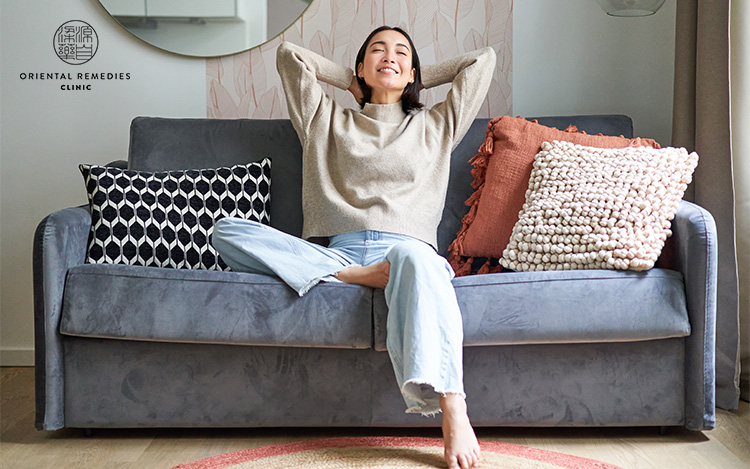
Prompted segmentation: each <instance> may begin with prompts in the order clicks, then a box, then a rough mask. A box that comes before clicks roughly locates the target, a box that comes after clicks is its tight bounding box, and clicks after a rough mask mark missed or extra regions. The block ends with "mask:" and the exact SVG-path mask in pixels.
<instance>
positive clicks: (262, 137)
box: [128, 115, 633, 254]
mask: <svg viewBox="0 0 750 469" xmlns="http://www.w3.org/2000/svg"><path fill="white" fill-rule="evenodd" d="M538 119H539V123H540V124H542V125H546V126H550V127H556V128H559V129H565V128H566V127H568V126H569V125H571V124H573V125H575V126H577V127H578V129H579V130H583V131H585V132H587V133H593V134H596V133H603V134H604V135H623V136H625V137H632V135H633V127H632V121H631V120H630V118H629V117H627V116H621V115H606V116H563V117H542V118H538ZM488 122H489V119H486V118H482V119H476V120H475V121H474V123H473V124H472V126H471V127H470V129H469V131H468V132H467V134H466V136H465V137H464V138H463V140H462V141H461V143H460V144H459V145H458V146H457V147H456V149H455V150H454V151H453V154H452V158H451V174H450V181H449V183H448V193H447V196H446V201H445V209H444V211H443V219H442V221H441V223H440V226H439V228H438V248H439V251H440V253H441V254H446V252H447V249H448V245H449V244H450V243H451V242H452V241H453V239H454V238H455V236H456V233H457V232H458V230H459V228H460V227H461V219H462V218H463V217H464V215H465V214H466V212H467V211H468V207H466V206H465V205H464V202H465V201H466V199H467V198H468V197H469V196H470V195H471V194H472V192H474V189H472V187H471V182H472V177H471V169H472V168H471V165H470V164H469V163H468V161H469V160H470V159H471V158H472V157H474V155H476V153H477V149H478V148H479V146H480V145H481V144H482V142H484V140H485V137H486V132H487V124H488ZM265 157H269V158H271V159H272V164H271V225H273V226H274V227H275V228H277V229H280V230H282V231H284V232H287V233H290V234H293V235H295V236H299V235H300V234H301V233H302V148H301V146H300V143H299V139H298V138H297V134H296V133H295V131H294V128H293V127H292V125H291V122H290V121H289V120H287V119H278V120H271V119H174V118H160V117H136V118H135V119H133V122H132V124H131V127H130V153H129V156H128V167H129V168H130V169H134V170H139V171H165V170H173V169H200V168H215V167H219V166H230V165H234V164H244V163H248V162H251V161H258V160H260V159H262V158H265Z"/></svg>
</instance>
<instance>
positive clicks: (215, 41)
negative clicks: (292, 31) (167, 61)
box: [99, 0, 311, 57]
mask: <svg viewBox="0 0 750 469" xmlns="http://www.w3.org/2000/svg"><path fill="white" fill-rule="evenodd" d="M310 1H311V0H210V1H205V0H99V2H100V3H101V4H102V6H103V7H104V8H105V9H106V10H107V11H108V12H109V14H110V15H112V17H113V18H115V19H116V20H117V21H118V22H119V23H120V24H121V25H122V26H123V27H124V28H125V29H127V30H128V31H130V32H131V33H132V34H133V35H135V36H136V37H138V38H140V39H142V40H143V41H145V42H148V43H149V44H151V45H154V46H156V47H158V48H160V49H164V50H166V51H169V52H174V53H176V54H181V55H188V56H192V57H218V56H222V55H230V54H236V53H237V52H242V51H244V50H248V49H251V48H253V47H255V46H258V45H260V44H263V43H264V42H266V41H268V40H269V39H272V38H273V37H275V36H277V35H278V34H280V33H281V32H282V31H284V30H285V29H286V28H288V27H289V26H290V25H291V24H292V23H294V21H296V20H297V18H299V17H300V15H302V13H303V12H304V11H305V9H306V8H307V7H308V6H309V5H310Z"/></svg>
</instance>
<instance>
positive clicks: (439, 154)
mask: <svg viewBox="0 0 750 469" xmlns="http://www.w3.org/2000/svg"><path fill="white" fill-rule="evenodd" d="M276 65H277V68H278V71H279V75H280V76H281V80H282V83H283V85H284V92H285V93H286V98H287V103H288V106H289V116H290V119H291V121H292V124H293V125H294V128H295V130H296V131H297V134H298V136H299V138H300V142H301V143H302V154H303V183H302V210H303V215H304V224H303V229H302V236H303V237H304V238H310V237H318V236H333V235H336V234H341V233H348V232H353V231H361V230H378V231H386V232H391V233H398V234H404V235H407V236H411V237H414V238H417V239H420V240H422V241H425V242H427V243H429V244H431V245H432V246H433V247H437V227H438V224H439V223H440V219H441V217H442V213H443V207H444V205H445V196H446V190H447V187H448V174H449V169H450V155H451V151H452V150H453V149H454V148H455V147H456V145H458V143H459V142H460V140H461V138H462V137H463V136H464V134H465V133H466V131H467V130H468V128H469V126H470V125H471V123H472V121H473V120H474V117H475V116H476V113H477V111H478V110H479V107H480V105H481V104H482V102H483V101H484V97H485V95H486V93H487V89H488V88H489V85H490V81H491V79H492V72H493V69H494V67H495V52H494V51H493V50H492V49H491V48H484V49H481V50H477V51H473V52H469V53H467V54H464V55H461V56H459V57H456V58H454V59H451V60H447V61H445V62H441V63H439V64H436V65H429V66H423V67H422V83H423V85H424V87H425V88H430V87H433V86H437V85H441V84H443V83H452V84H451V90H450V91H449V92H448V96H447V98H446V100H445V101H443V102H441V103H438V104H436V105H435V106H433V107H432V108H431V109H427V110H420V111H416V112H412V113H410V114H408V115H407V114H405V113H404V112H403V110H402V108H401V103H400V102H399V103H395V104H384V105H378V104H366V105H365V107H364V109H362V110H361V111H358V110H353V109H349V108H345V107H342V106H340V105H339V104H337V103H336V102H335V101H334V100H333V99H332V98H330V97H329V96H327V95H326V94H325V92H324V91H323V88H322V86H321V84H320V82H324V83H328V84H331V85H333V86H336V87H338V88H341V89H344V90H346V89H348V87H349V85H350V84H351V81H352V77H353V76H354V72H353V70H352V69H351V68H347V67H344V66H341V65H338V64H336V63H334V62H332V61H330V60H328V59H326V58H324V57H321V56H320V55H318V54H315V53H313V52H311V51H309V50H306V49H304V48H302V47H299V46H297V45H294V44H291V43H288V42H285V43H282V44H281V45H280V46H279V48H278V51H277V59H276Z"/></svg>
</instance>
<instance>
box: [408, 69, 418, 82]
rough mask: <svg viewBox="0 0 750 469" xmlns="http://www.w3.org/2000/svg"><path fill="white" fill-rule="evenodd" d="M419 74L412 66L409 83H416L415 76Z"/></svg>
mask: <svg viewBox="0 0 750 469" xmlns="http://www.w3.org/2000/svg"><path fill="white" fill-rule="evenodd" d="M416 76H417V69H416V68H412V69H411V77H410V78H409V83H414V80H415V79H416V78H415V77H416Z"/></svg>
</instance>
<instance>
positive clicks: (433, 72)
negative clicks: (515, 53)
mask: <svg viewBox="0 0 750 469" xmlns="http://www.w3.org/2000/svg"><path fill="white" fill-rule="evenodd" d="M494 69H495V51H494V50H493V49H492V48H491V47H485V48H483V49H479V50H475V51H472V52H467V53H466V54H463V55H460V56H458V57H455V58H453V59H449V60H446V61H444V62H440V63H438V64H434V65H425V66H423V67H422V84H423V85H424V87H425V88H432V87H435V86H438V85H442V84H444V83H451V89H450V90H449V91H448V95H447V96H446V98H445V101H442V102H440V103H437V104H436V105H434V106H433V107H432V109H430V111H429V112H430V113H431V115H432V116H433V118H434V119H435V120H436V121H442V122H443V124H444V130H445V132H447V134H448V135H450V136H451V137H452V140H453V147H454V148H455V147H456V145H458V143H459V142H460V141H461V138H463V136H464V134H466V132H467V131H468V130H469V126H471V123H472V122H473V121H474V118H475V117H476V114H477V112H478V111H479V107H480V106H481V105H482V102H484V98H485V96H486V95H487V90H488V89H489V87H490V83H491V82H492V73H493V71H494Z"/></svg>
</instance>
